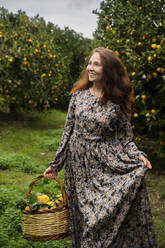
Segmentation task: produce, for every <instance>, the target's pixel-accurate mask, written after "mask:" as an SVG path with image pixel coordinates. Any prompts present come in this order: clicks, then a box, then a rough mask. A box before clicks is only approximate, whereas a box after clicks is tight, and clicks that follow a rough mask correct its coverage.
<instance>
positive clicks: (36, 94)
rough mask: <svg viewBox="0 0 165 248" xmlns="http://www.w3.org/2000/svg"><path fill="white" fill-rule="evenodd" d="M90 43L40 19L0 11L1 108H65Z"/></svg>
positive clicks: (11, 109)
mask: <svg viewBox="0 0 165 248" xmlns="http://www.w3.org/2000/svg"><path fill="white" fill-rule="evenodd" d="M89 45H90V40H87V39H84V38H83V37H82V36H81V35H79V34H77V33H76V32H74V31H73V30H69V28H65V29H64V30H61V29H60V28H59V27H58V26H55V25H53V24H52V23H50V22H49V23H48V24H46V23H45V21H44V19H43V18H40V17H39V16H38V15H37V16H36V17H34V18H29V17H28V16H27V15H26V13H25V12H23V11H18V13H17V14H13V13H9V12H8V11H7V10H6V9H4V8H1V9H0V70H1V74H0V106H1V107H3V106H8V107H9V109H10V111H11V112H15V111H16V110H17V109H18V108H19V107H21V108H23V109H24V110H30V109H37V110H44V109H48V108H50V107H54V106H55V107H58V106H60V107H62V106H63V107H65V106H66V105H67V102H68V91H69V90H70V88H71V86H72V84H73V82H74V81H75V80H76V77H77V75H78V73H79V71H80V69H81V64H83V62H84V58H85V56H86V53H87V51H88V46H89Z"/></svg>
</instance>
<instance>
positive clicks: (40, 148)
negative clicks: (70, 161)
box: [0, 110, 165, 248]
mask: <svg viewBox="0 0 165 248" xmlns="http://www.w3.org/2000/svg"><path fill="white" fill-rule="evenodd" d="M65 117H66V113H65V112H61V111H57V110H56V111H55V110H54V111H51V112H47V113H42V114H41V113H40V114H39V113H35V112H34V113H29V114H26V116H21V117H20V118H17V121H14V120H13V119H12V118H11V117H10V116H9V115H7V114H4V113H0V140H1V142H0V168H1V169H0V185H1V188H0V206H1V207H0V218H1V222H0V243H1V247H3V248H10V247H11V248H12V247H14V248H18V247H20V248H31V247H37V248H45V247H51V248H69V247H71V241H70V239H69V238H65V239H63V240H60V241H47V242H43V243H41V242H30V241H27V240H25V239H23V238H22V235H21V219H20V209H19V208H18V202H19V201H20V200H21V199H22V198H23V197H24V196H25V194H26V192H27V190H28V186H29V184H30V183H31V182H32V180H33V179H34V178H35V177H37V176H38V175H40V174H42V173H43V171H44V170H45V168H47V167H48V166H49V162H50V161H51V160H52V159H53V157H54V154H55V151H56V149H57V147H58V143H59V140H60V137H61V134H62V132H63V125H64V121H65ZM151 162H152V161H151ZM152 165H153V169H152V170H150V171H148V173H147V175H146V184H147V189H148V193H149V199H150V205H151V211H152V214H153V223H154V229H155V233H156V240H157V243H158V248H164V247H165V170H164V172H163V170H162V168H161V169H159V161H158V160H157V159H155V160H154V164H152ZM63 176H64V175H63V171H61V172H60V173H59V177H60V178H61V179H62V180H63ZM33 190H34V191H36V192H45V193H51V194H53V193H55V194H59V193H60V189H59V186H58V185H57V183H56V182H55V181H49V182H48V180H45V179H41V180H40V181H39V182H38V183H36V185H35V186H34V189H33Z"/></svg>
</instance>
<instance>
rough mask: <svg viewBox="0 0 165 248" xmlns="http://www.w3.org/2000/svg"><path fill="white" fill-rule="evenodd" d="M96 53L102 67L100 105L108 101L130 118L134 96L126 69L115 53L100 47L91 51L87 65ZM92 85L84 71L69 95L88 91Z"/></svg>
mask: <svg viewBox="0 0 165 248" xmlns="http://www.w3.org/2000/svg"><path fill="white" fill-rule="evenodd" d="M96 52H97V53H99V55H100V59H101V63H102V66H103V81H102V91H103V95H102V97H101V98H100V101H101V102H102V104H106V103H107V101H108V100H111V101H112V102H114V103H116V104H118V105H119V106H120V108H121V111H122V112H124V113H125V114H127V115H128V116H130V115H131V112H132V106H133V103H134V96H133V88H132V85H131V83H130V80H129V77H128V73H127V71H126V68H125V67H124V65H123V63H122V61H121V59H120V58H119V57H118V56H117V55H116V53H115V52H113V51H112V50H110V49H106V48H102V47H99V48H95V49H93V50H92V51H91V53H90V54H89V58H88V60H87V64H88V62H89V60H90V58H91V56H92V55H93V54H94V53H96ZM92 85H93V83H92V82H90V81H89V78H88V72H87V70H86V69H85V70H83V71H82V72H81V74H80V78H79V79H78V81H77V82H76V83H75V84H74V85H73V88H72V90H71V92H70V94H73V93H74V92H75V91H76V90H85V89H89V88H90V87H91V86H92Z"/></svg>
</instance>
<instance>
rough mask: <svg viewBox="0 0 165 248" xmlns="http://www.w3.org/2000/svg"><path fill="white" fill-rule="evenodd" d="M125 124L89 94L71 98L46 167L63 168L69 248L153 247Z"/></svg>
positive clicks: (140, 174)
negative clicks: (55, 150)
mask: <svg viewBox="0 0 165 248" xmlns="http://www.w3.org/2000/svg"><path fill="white" fill-rule="evenodd" d="M140 154H143V155H144V156H146V155H145V153H143V152H142V151H139V150H138V148H137V147H136V145H135V143H134V141H133V133H132V129H131V124H130V120H129V119H128V118H127V116H126V115H125V114H121V113H120V107H119V105H117V104H114V103H112V102H111V101H108V103H107V104H106V106H103V105H102V104H101V102H100V100H99V98H98V97H96V96H94V95H92V94H91V92H90V90H89V89H86V90H82V91H76V92H75V93H74V94H72V96H71V100H70V104H69V108H68V114H67V118H66V123H65V127H64V132H63V135H62V137H61V141H60V144H59V147H58V150H57V153H56V155H55V158H54V160H53V161H52V162H50V165H51V167H52V168H53V170H54V171H56V172H59V171H60V170H61V169H62V168H63V167H64V172H65V188H66V195H67V202H68V207H69V212H70V218H71V223H72V247H73V248H132V247H133V248H155V247H157V246H156V243H155V235H154V231H153V227H152V215H151V210H150V206H149V199H148V195H147V191H146V185H145V182H144V177H145V174H146V172H147V170H148V168H147V167H146V166H145V165H144V163H143V162H142V161H140V160H139V155H140Z"/></svg>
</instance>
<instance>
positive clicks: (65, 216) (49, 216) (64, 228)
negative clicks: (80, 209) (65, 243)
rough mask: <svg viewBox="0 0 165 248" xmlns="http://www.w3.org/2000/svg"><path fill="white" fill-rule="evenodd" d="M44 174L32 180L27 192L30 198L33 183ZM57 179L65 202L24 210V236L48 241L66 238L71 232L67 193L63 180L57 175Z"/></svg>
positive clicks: (34, 239)
mask: <svg viewBox="0 0 165 248" xmlns="http://www.w3.org/2000/svg"><path fill="white" fill-rule="evenodd" d="M43 177H44V176H43V175H40V176H38V177H37V178H36V179H34V180H33V181H32V183H31V184H30V186H29V190H28V192H27V194H26V198H28V196H29V194H30V193H31V190H32V188H33V185H34V184H35V182H37V181H38V180H39V179H41V178H43ZM55 180H56V181H57V182H58V184H59V185H60V189H61V193H62V197H63V204H61V205H60V206H59V207H56V208H54V209H47V210H42V211H41V210H40V211H26V210H21V212H22V231H23V237H24V238H25V239H28V240H31V241H40V242H41V241H47V240H55V239H61V238H65V237H66V236H68V234H69V212H68V208H67V204H66V193H65V190H64V187H63V184H62V181H61V180H60V179H59V178H58V177H56V178H55Z"/></svg>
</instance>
